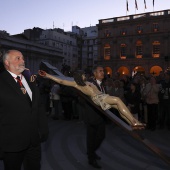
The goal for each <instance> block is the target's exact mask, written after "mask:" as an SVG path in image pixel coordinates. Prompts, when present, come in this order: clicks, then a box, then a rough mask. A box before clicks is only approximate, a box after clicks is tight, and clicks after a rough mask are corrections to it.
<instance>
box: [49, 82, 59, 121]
mask: <svg viewBox="0 0 170 170" xmlns="http://www.w3.org/2000/svg"><path fill="white" fill-rule="evenodd" d="M51 99H52V103H53V107H54V116H53V119H54V120H57V119H59V115H60V114H61V109H60V107H61V104H60V85H59V84H57V83H54V85H53V86H52V88H51Z"/></svg>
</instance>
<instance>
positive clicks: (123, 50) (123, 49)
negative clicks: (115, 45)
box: [120, 44, 126, 59]
mask: <svg viewBox="0 0 170 170" xmlns="http://www.w3.org/2000/svg"><path fill="white" fill-rule="evenodd" d="M120 58H121V59H126V44H121V45H120Z"/></svg>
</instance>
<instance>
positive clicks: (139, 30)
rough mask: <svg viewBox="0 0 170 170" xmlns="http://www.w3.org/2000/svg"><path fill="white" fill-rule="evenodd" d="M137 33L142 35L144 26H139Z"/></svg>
mask: <svg viewBox="0 0 170 170" xmlns="http://www.w3.org/2000/svg"><path fill="white" fill-rule="evenodd" d="M137 32H138V34H141V33H142V25H137Z"/></svg>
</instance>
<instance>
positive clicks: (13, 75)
mask: <svg viewBox="0 0 170 170" xmlns="http://www.w3.org/2000/svg"><path fill="white" fill-rule="evenodd" d="M7 71H8V72H9V73H10V74H11V76H12V77H15V78H16V77H17V76H19V77H20V78H21V74H20V75H16V74H14V73H12V72H10V71H9V70H7Z"/></svg>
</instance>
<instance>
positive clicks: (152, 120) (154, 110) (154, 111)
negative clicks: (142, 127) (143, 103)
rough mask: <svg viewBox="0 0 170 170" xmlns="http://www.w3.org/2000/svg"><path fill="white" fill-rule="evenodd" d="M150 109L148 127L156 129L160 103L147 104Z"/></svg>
mask: <svg viewBox="0 0 170 170" xmlns="http://www.w3.org/2000/svg"><path fill="white" fill-rule="evenodd" d="M147 109H148V128H149V129H153V130H154V129H155V128H156V121H157V118H158V104H147Z"/></svg>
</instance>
